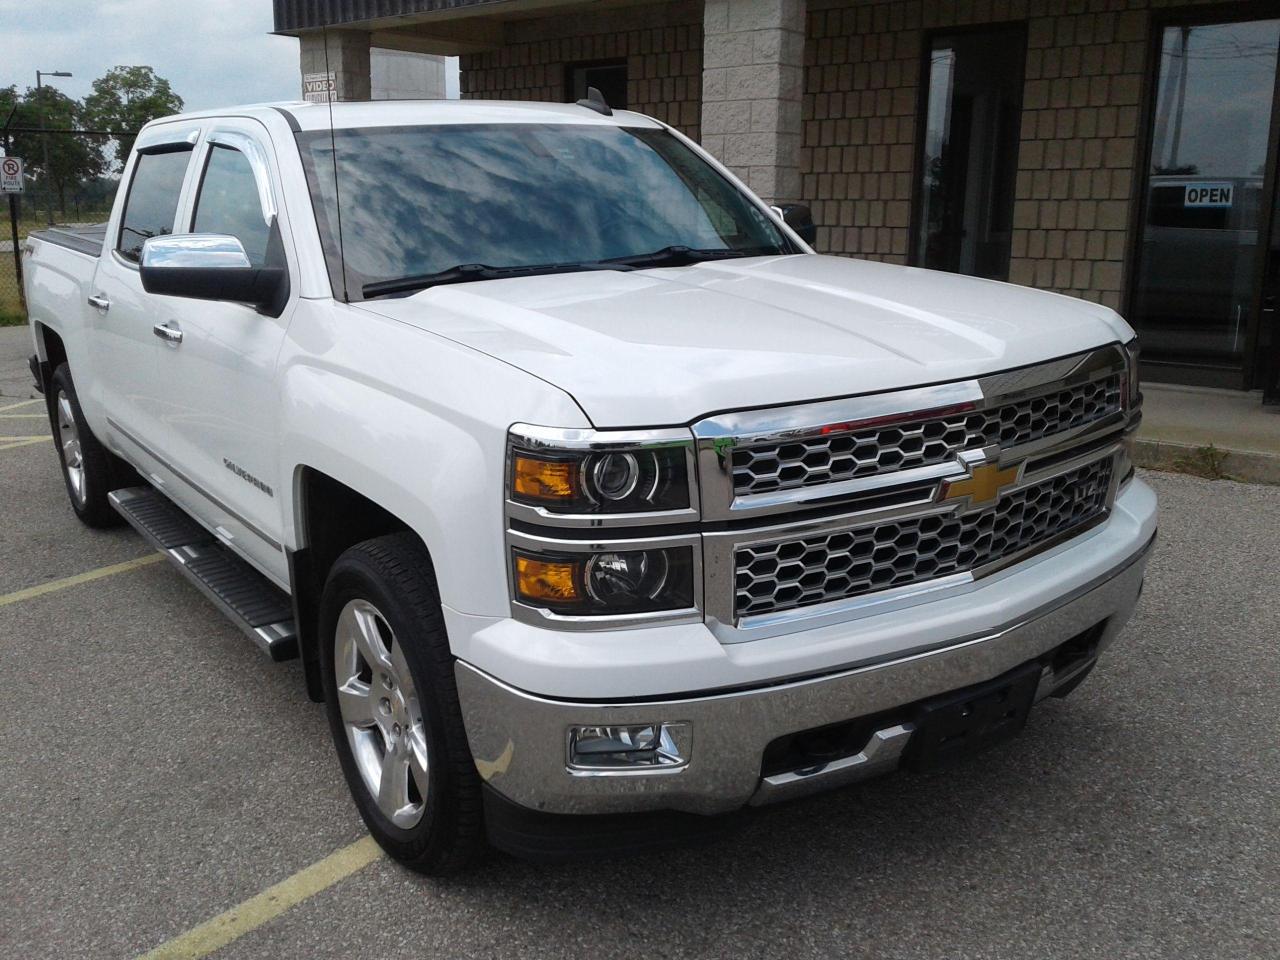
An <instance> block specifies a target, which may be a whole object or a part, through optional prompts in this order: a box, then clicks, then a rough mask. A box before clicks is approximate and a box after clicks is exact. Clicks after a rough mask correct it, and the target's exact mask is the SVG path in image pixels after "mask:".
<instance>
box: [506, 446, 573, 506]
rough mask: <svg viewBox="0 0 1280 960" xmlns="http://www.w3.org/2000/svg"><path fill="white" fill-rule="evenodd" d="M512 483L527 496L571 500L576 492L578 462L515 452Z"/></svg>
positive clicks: (514, 487)
mask: <svg viewBox="0 0 1280 960" xmlns="http://www.w3.org/2000/svg"><path fill="white" fill-rule="evenodd" d="M511 472H512V477H511V487H512V490H513V491H514V492H515V493H516V494H517V495H518V496H520V497H524V498H527V499H530V500H572V499H574V498H575V497H576V496H577V495H578V470H577V464H575V463H569V462H566V461H564V460H539V459H537V458H536V457H529V456H525V455H524V454H522V453H517V454H516V455H515V461H514V463H513V464H512V471H511Z"/></svg>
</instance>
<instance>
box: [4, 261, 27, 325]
mask: <svg viewBox="0 0 1280 960" xmlns="http://www.w3.org/2000/svg"><path fill="white" fill-rule="evenodd" d="M26 322H27V311H26V310H24V309H23V307H22V297H21V295H20V293H19V290H18V274H17V271H16V270H15V269H14V266H13V254H12V253H11V252H9V251H7V250H6V251H0V327H16V326H20V325H21V324H24V323H26Z"/></svg>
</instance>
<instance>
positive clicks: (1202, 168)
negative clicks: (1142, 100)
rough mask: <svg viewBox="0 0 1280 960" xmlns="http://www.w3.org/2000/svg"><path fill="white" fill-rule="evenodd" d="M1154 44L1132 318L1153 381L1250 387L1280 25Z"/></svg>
mask: <svg viewBox="0 0 1280 960" xmlns="http://www.w3.org/2000/svg"><path fill="white" fill-rule="evenodd" d="M1159 44H1160V47H1159V49H1160V60H1159V65H1158V71H1159V73H1158V77H1157V83H1156V89H1155V100H1154V102H1153V104H1152V109H1151V127H1150V130H1149V138H1150V139H1149V144H1150V152H1149V161H1148V166H1147V171H1146V183H1145V185H1144V190H1143V194H1142V198H1143V211H1144V212H1143V220H1142V228H1141V230H1142V233H1141V237H1140V244H1139V252H1138V255H1137V262H1136V268H1137V270H1136V275H1135V282H1134V284H1133V298H1132V303H1131V305H1130V310H1129V319H1130V322H1132V323H1133V325H1134V327H1136V328H1137V330H1138V332H1139V334H1140V335H1141V336H1142V356H1143V361H1144V365H1145V366H1146V374H1147V375H1148V376H1150V377H1151V378H1152V379H1156V380H1173V381H1179V382H1190V383H1199V384H1204V385H1208V386H1222V387H1233V388H1242V387H1248V386H1250V385H1251V383H1252V380H1253V372H1254V361H1255V356H1254V355H1253V354H1254V353H1255V352H1256V351H1257V350H1260V349H1261V340H1262V339H1263V334H1264V330H1263V328H1262V323H1261V322H1260V321H1261V320H1262V313H1261V304H1262V297H1261V296H1260V291H1259V283H1260V280H1261V275H1262V266H1263V259H1264V258H1263V257H1262V254H1263V252H1264V251H1265V250H1266V248H1267V234H1268V226H1269V222H1270V219H1271V218H1270V216H1269V214H1270V211H1271V208H1272V205H1273V203H1274V198H1273V196H1272V195H1273V194H1274V189H1275V188H1274V176H1271V175H1269V174H1270V171H1271V169H1272V168H1273V166H1274V164H1275V159H1274V146H1273V144H1274V140H1275V138H1274V135H1273V134H1274V131H1273V119H1272V118H1273V115H1274V113H1275V110H1274V106H1275V103H1274V99H1275V89H1276V65H1277V57H1278V55H1280V19H1265V20H1249V21H1244V22H1239V23H1200V24H1191V23H1181V24H1174V25H1169V26H1165V27H1163V28H1161V30H1160V33H1159ZM1254 344H1258V346H1257V347H1254Z"/></svg>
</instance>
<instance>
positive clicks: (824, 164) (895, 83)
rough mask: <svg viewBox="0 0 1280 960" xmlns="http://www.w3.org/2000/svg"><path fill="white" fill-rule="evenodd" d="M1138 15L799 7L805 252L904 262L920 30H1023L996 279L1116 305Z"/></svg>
mask: <svg viewBox="0 0 1280 960" xmlns="http://www.w3.org/2000/svg"><path fill="white" fill-rule="evenodd" d="M1150 5H1151V4H1150V3H1145V2H1136V0H1129V2H1126V0H959V2H943V0H914V2H892V3H886V2H872V0H852V2H850V0H843V2H841V0H810V3H809V7H808V15H807V19H808V23H807V35H808V39H807V42H806V50H805V64H806V69H805V93H804V101H803V118H804V120H803V145H802V148H801V156H800V168H801V180H802V196H803V198H804V199H805V200H806V202H809V203H811V204H812V205H813V207H814V212H815V219H816V220H817V221H818V223H819V224H822V226H821V227H820V229H819V238H818V245H819V247H820V248H821V249H823V250H826V251H830V252H833V253H844V254H851V255H856V256H861V257H867V258H871V259H877V260H889V261H893V262H897V263H904V262H906V261H907V257H908V244H909V234H910V221H911V201H912V195H913V187H914V185H915V184H914V179H915V171H914V169H913V167H914V162H915V159H916V158H915V153H916V143H915V137H916V123H917V104H918V100H919V99H920V98H919V89H918V88H919V83H920V77H921V61H922V57H923V54H924V51H925V44H926V43H927V37H928V32H929V31H935V30H948V29H954V28H968V27H973V26H977V25H981V24H984V23H991V24H996V23H1010V22H1024V23H1025V24H1026V31H1027V60H1026V74H1025V84H1024V88H1023V104H1022V108H1023V114H1022V135H1021V144H1020V147H1019V153H1018V175H1017V194H1016V196H1017V199H1016V201H1015V206H1014V231H1013V238H1012V245H1013V251H1012V260H1011V263H1010V271H1009V277H1010V279H1011V280H1012V281H1014V282H1016V283H1023V284H1033V285H1035V286H1037V287H1042V288H1044V289H1050V290H1057V291H1060V292H1063V293H1067V294H1070V295H1072V296H1079V297H1085V298H1086V299H1090V300H1095V301H1099V302H1102V303H1106V304H1107V305H1109V306H1112V307H1119V306H1120V296H1121V289H1122V285H1123V280H1124V278H1123V270H1124V259H1125V245H1126V238H1127V230H1128V220H1129V216H1130V205H1131V200H1132V198H1133V193H1134V188H1135V170H1134V166H1135V163H1136V154H1137V151H1138V144H1139V130H1138V125H1139V99H1140V97H1141V92H1142V84H1143V75H1144V71H1145V69H1146V57H1147V53H1148V51H1147V46H1148V44H1147V37H1148V32H1149V17H1150V14H1149V11H1148V10H1147V9H1144V8H1146V7H1149V6H1150ZM1157 5H1169V4H1157Z"/></svg>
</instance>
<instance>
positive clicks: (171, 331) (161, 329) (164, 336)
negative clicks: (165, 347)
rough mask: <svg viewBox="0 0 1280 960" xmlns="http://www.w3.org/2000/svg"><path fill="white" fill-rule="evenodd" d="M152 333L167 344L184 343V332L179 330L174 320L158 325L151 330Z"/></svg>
mask: <svg viewBox="0 0 1280 960" xmlns="http://www.w3.org/2000/svg"><path fill="white" fill-rule="evenodd" d="M151 332H152V333H154V334H155V335H156V336H157V337H159V338H160V339H161V340H164V341H165V342H166V343H181V342H182V331H181V330H179V329H178V325H177V324H176V323H174V322H173V321H172V320H169V321H167V322H165V323H157V324H156V325H155V326H154V327H152V328H151Z"/></svg>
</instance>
